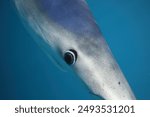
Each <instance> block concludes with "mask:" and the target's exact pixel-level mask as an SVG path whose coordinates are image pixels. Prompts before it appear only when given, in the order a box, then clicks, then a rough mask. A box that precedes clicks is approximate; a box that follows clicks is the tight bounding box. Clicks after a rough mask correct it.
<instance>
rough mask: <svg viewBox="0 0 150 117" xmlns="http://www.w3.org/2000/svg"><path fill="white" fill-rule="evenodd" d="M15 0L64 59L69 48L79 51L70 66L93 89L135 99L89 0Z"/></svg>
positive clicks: (107, 96)
mask: <svg viewBox="0 0 150 117" xmlns="http://www.w3.org/2000/svg"><path fill="white" fill-rule="evenodd" d="M14 2H15V5H16V7H17V10H18V11H19V13H20V15H21V16H22V17H23V19H24V20H25V21H26V22H28V24H29V26H30V27H31V28H32V29H33V30H34V31H35V32H36V33H37V34H38V35H39V36H40V37H41V40H43V41H44V43H46V44H47V45H48V46H49V47H50V48H51V49H53V50H54V51H56V52H57V53H58V54H59V56H60V57H61V58H62V60H63V55H64V53H65V52H66V51H67V50H70V49H74V50H75V51H76V52H77V54H78V58H77V61H76V63H75V64H74V65H70V66H69V67H70V68H71V69H72V70H73V71H75V73H76V74H77V75H78V76H79V77H80V78H81V79H82V80H83V81H84V82H85V84H86V85H87V86H88V87H89V89H90V90H91V91H92V93H94V94H96V95H98V96H101V97H103V98H104V99H110V100H132V99H135V96H134V94H133V93H132V90H131V88H130V86H129V84H128V83H127V81H126V79H125V77H124V75H123V73H122V72H121V70H120V68H119V66H118V64H117V63H116V61H115V60H114V57H113V56H112V53H111V51H110V49H109V47H108V45H107V43H106V42H105V40H104V38H103V36H102V34H101V32H100V30H99V28H98V26H97V24H96V23H95V21H94V19H93V16H92V14H91V12H90V10H89V8H88V5H87V3H86V1H85V0H14ZM93 2H94V1H93ZM48 54H50V53H48ZM64 64H66V63H65V62H64Z"/></svg>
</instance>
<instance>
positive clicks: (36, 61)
mask: <svg viewBox="0 0 150 117" xmlns="http://www.w3.org/2000/svg"><path fill="white" fill-rule="evenodd" d="M87 2H88V4H89V6H90V9H91V11H92V13H93V15H94V17H95V19H96V22H97V24H98V25H99V27H100V28H101V31H102V32H103V35H104V37H105V39H106V41H107V42H108V44H109V46H110V48H111V50H112V52H113V54H114V56H115V58H116V59H117V62H118V63H119V65H120V67H121V69H122V71H123V72H124V74H125V76H126V78H127V80H128V82H129V84H130V85H131V87H132V89H133V92H134V93H135V96H136V97H137V99H150V1H149V0H87ZM0 99H100V98H99V97H97V96H95V95H92V94H91V93H90V91H89V90H88V88H87V87H86V85H85V84H84V83H83V82H82V81H81V80H80V79H79V78H78V77H77V76H75V75H74V74H73V73H72V72H71V71H69V72H62V71H61V70H59V69H58V68H57V67H56V66H55V65H54V64H53V63H52V62H51V61H50V60H49V59H48V57H47V56H46V55H45V53H44V52H43V51H42V49H41V48H40V47H39V46H38V45H37V44H36V43H35V41H34V40H33V39H32V36H31V35H30V34H29V33H28V32H27V30H26V29H25V28H24V26H23V24H22V22H21V21H20V18H19V17H18V15H17V13H16V10H15V7H14V5H13V4H12V0H0Z"/></svg>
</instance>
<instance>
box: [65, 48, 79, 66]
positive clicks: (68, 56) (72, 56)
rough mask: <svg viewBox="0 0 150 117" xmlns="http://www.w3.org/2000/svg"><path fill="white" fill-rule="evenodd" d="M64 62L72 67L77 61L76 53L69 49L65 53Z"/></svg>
mask: <svg viewBox="0 0 150 117" xmlns="http://www.w3.org/2000/svg"><path fill="white" fill-rule="evenodd" d="M64 60H65V62H66V63H67V64H68V65H73V64H75V63H76V61H77V52H76V51H75V50H73V49H70V50H68V51H66V52H65V54H64Z"/></svg>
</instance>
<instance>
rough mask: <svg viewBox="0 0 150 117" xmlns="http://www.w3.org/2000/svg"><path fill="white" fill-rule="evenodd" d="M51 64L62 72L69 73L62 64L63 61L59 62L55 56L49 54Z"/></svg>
mask: <svg viewBox="0 0 150 117" xmlns="http://www.w3.org/2000/svg"><path fill="white" fill-rule="evenodd" d="M47 55H48V57H49V59H50V60H51V62H52V63H53V64H54V65H55V66H56V67H57V68H58V69H60V70H61V71H63V72H67V69H65V67H64V65H63V64H64V63H62V62H60V61H61V60H58V58H56V57H55V56H51V55H50V54H47Z"/></svg>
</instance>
